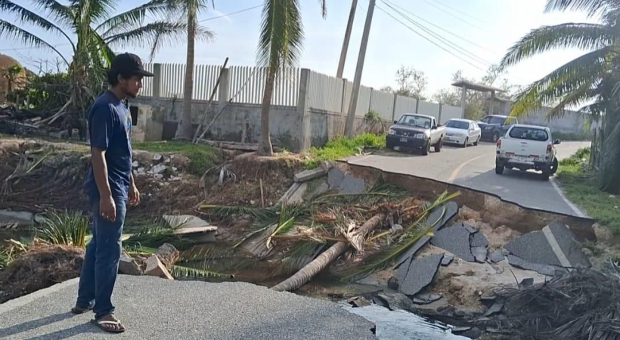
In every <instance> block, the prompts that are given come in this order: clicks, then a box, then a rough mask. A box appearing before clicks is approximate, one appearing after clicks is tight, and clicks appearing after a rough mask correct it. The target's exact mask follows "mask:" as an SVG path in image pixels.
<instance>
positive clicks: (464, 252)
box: [431, 225, 476, 262]
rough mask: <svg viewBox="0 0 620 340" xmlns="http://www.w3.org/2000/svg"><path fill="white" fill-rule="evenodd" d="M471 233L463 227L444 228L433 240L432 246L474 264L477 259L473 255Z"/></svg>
mask: <svg viewBox="0 0 620 340" xmlns="http://www.w3.org/2000/svg"><path fill="white" fill-rule="evenodd" d="M470 235H471V234H470V232H469V231H468V230H467V229H465V228H464V227H463V226H461V225H456V226H452V227H448V228H443V229H441V230H439V231H438V232H436V233H435V236H433V237H432V238H431V244H432V245H434V246H436V247H439V248H441V249H444V250H447V251H449V252H451V253H452V254H454V255H456V256H458V257H459V258H461V259H463V260H465V261H467V262H474V261H475V260H476V259H475V258H474V255H472V253H471V246H470V240H469V237H470Z"/></svg>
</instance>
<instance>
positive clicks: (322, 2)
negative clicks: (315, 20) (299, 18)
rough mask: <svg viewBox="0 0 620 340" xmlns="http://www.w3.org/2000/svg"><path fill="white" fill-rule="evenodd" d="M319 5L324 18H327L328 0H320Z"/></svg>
mask: <svg viewBox="0 0 620 340" xmlns="http://www.w3.org/2000/svg"><path fill="white" fill-rule="evenodd" d="M319 5H320V6H321V16H322V17H323V18H326V17H327V1H326V0H319Z"/></svg>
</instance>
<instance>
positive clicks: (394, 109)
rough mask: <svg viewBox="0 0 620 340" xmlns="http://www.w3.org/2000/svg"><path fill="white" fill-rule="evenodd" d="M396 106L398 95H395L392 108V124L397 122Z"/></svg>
mask: <svg viewBox="0 0 620 340" xmlns="http://www.w3.org/2000/svg"><path fill="white" fill-rule="evenodd" d="M396 104H398V95H397V94H396V93H395V94H394V106H392V120H391V122H390V124H392V122H394V121H395V120H396Z"/></svg>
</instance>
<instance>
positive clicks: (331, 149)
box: [304, 133, 385, 169]
mask: <svg viewBox="0 0 620 340" xmlns="http://www.w3.org/2000/svg"><path fill="white" fill-rule="evenodd" d="M384 147H385V135H375V134H371V133H367V134H364V135H361V136H358V137H355V138H353V139H350V138H344V137H341V138H337V139H334V140H332V141H330V142H328V143H327V144H325V146H324V147H322V148H311V149H310V151H309V152H308V156H309V157H310V158H309V159H306V160H305V161H304V166H305V167H306V168H308V169H314V168H316V167H318V166H319V164H321V162H323V161H335V160H339V159H342V158H344V157H348V156H352V155H355V154H357V153H358V152H360V149H365V148H384Z"/></svg>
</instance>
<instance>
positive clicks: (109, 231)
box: [76, 198, 127, 318]
mask: <svg viewBox="0 0 620 340" xmlns="http://www.w3.org/2000/svg"><path fill="white" fill-rule="evenodd" d="M114 203H115V204H116V220H115V221H114V222H112V221H109V220H106V219H105V218H103V217H101V214H100V212H99V199H96V200H93V201H92V204H93V228H92V234H93V238H92V240H91V241H90V242H89V243H88V246H86V254H85V255H84V264H83V265H82V274H81V275H80V285H79V288H78V298H77V304H76V305H77V306H78V307H80V308H91V307H94V308H93V311H94V312H95V318H100V317H102V316H105V315H108V314H112V313H114V305H112V291H113V290H114V284H115V283H116V276H117V275H118V263H119V260H120V257H121V251H122V246H121V235H122V234H123V224H124V223H125V213H126V211H127V205H126V203H127V200H126V199H125V198H115V199H114Z"/></svg>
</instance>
